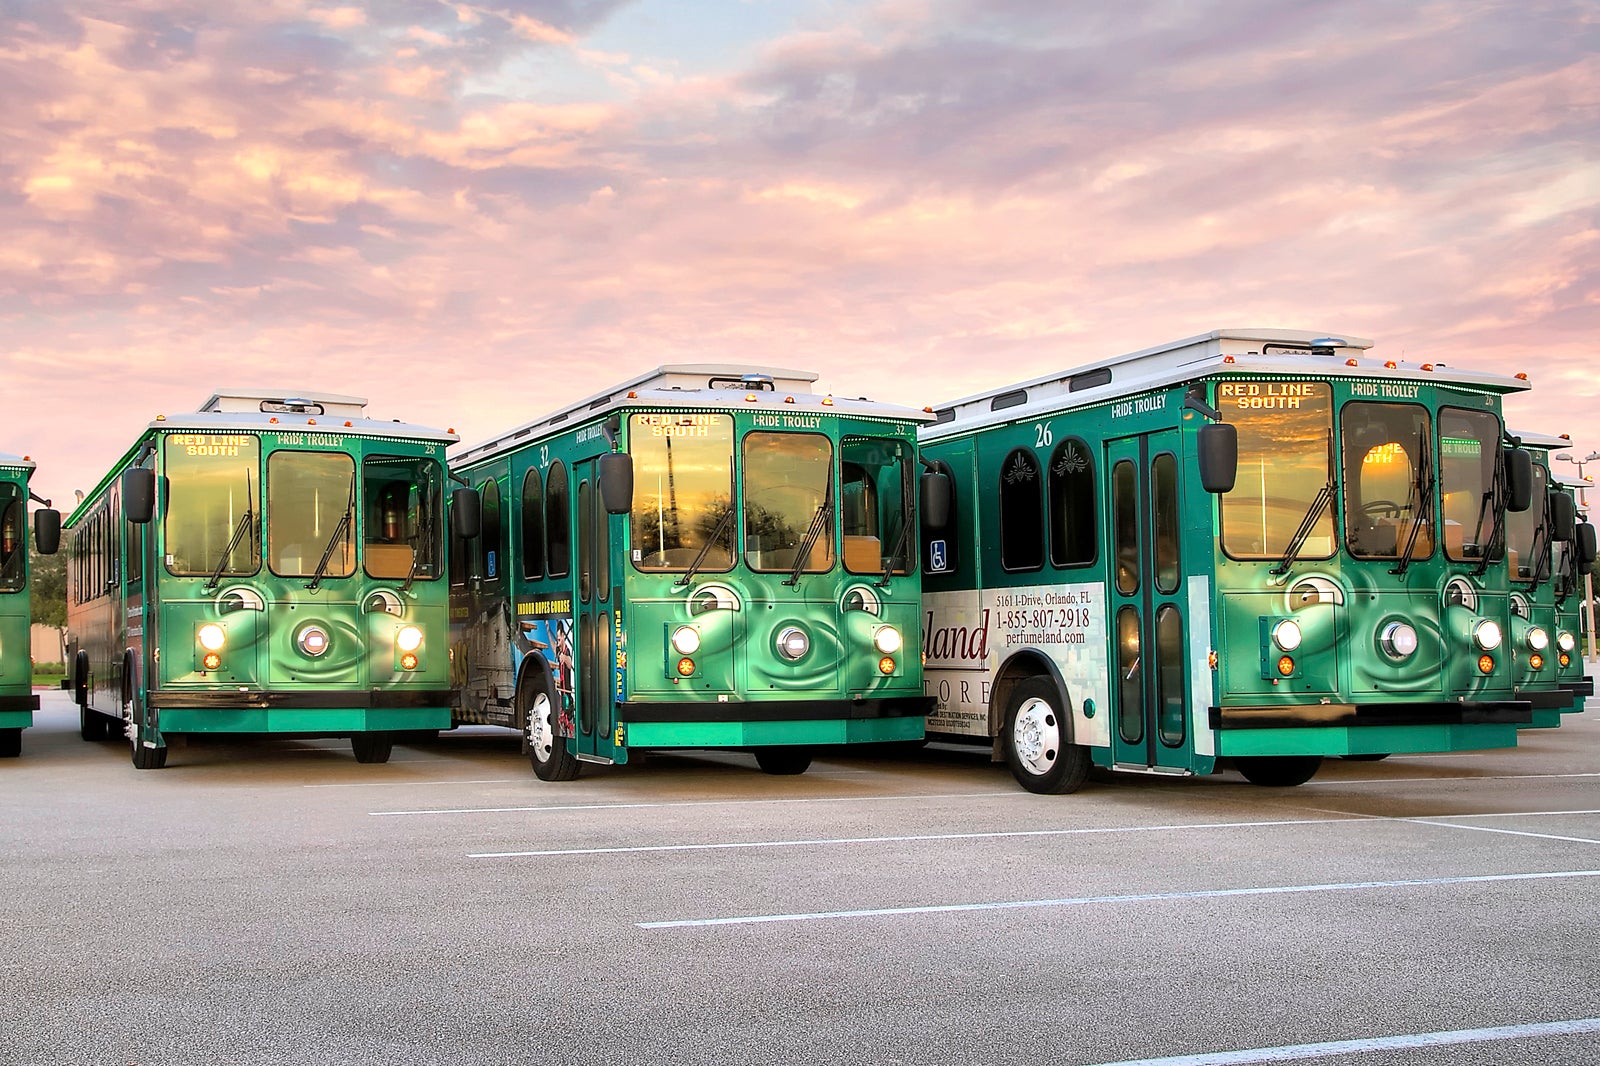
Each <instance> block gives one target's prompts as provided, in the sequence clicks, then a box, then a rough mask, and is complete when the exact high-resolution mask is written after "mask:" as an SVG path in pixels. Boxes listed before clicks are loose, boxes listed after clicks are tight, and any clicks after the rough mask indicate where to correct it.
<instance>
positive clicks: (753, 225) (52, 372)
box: [0, 0, 1600, 487]
mask: <svg viewBox="0 0 1600 1066" xmlns="http://www.w3.org/2000/svg"><path fill="white" fill-rule="evenodd" d="M8 11H10V12H11V13H12V15H13V17H11V18H9V19H8V21H7V22H6V25H5V29H4V30H3V31H0V34H3V35H0V97H3V98H4V99H6V100H7V101H8V102H10V103H9V106H8V107H7V109H6V110H5V112H4V113H3V114H0V225H3V226H4V227H5V232H6V233H7V240H6V242H5V244H4V247H3V248H0V330H3V332H4V335H5V337H6V338H7V340H6V341H5V342H4V347H3V348H0V358H3V359H4V360H5V366H6V368H7V370H8V372H11V373H13V374H14V375H15V378H16V381H17V382H18V386H19V387H20V388H22V389H24V390H26V391H25V393H24V394H25V395H29V396H35V397H37V398H38V399H37V403H36V404H33V405H32V406H36V407H37V408H38V409H39V410H40V411H52V412H60V411H63V410H73V409H76V406H75V405H79V404H83V403H87V404H89V405H91V406H93V407H96V408H104V409H107V410H110V411H112V412H113V413H111V414H108V415H107V417H105V418H103V419H99V420H97V421H96V422H95V425H94V426H93V427H92V429H83V428H71V429H68V428H64V420H63V419H61V418H60V417H58V416H57V417H46V416H42V415H41V416H33V415H28V416H26V417H22V418H19V419H14V420H12V421H11V423H10V426H11V428H10V430H9V432H11V433H15V434H17V435H18V436H19V437H24V438H28V439H18V440H7V441H0V447H3V448H5V449H7V450H11V451H28V452H29V453H30V454H35V455H37V456H39V457H40V459H41V468H40V475H39V478H40V480H41V481H47V480H48V479H49V478H51V477H52V476H55V475H53V474H52V473H51V468H52V466H54V465H56V464H61V466H60V468H61V469H66V470H70V471H75V472H74V473H72V474H71V475H70V477H71V479H72V480H74V481H76V482H82V481H84V480H88V479H89V477H90V475H89V474H88V473H86V472H85V471H91V470H93V469H94V468H96V467H97V466H99V465H102V464H104V463H107V462H109V461H110V459H111V458H112V457H113V455H114V454H119V453H120V450H121V448H122V447H125V446H126V441H127V440H131V436H132V434H133V433H134V432H136V431H137V427H138V426H141V425H143V424H144V422H146V421H148V418H149V417H150V415H151V414H152V412H153V411H155V410H157V409H170V408H172V407H173V406H174V405H177V404H182V405H185V406H187V405H190V404H193V403H196V402H198V401H199V400H200V399H203V398H204V396H205V395H208V394H209V393H210V391H212V390H213V389H214V388H215V387H217V386H219V385H227V384H235V383H240V382H245V383H248V381H251V380H253V381H263V380H268V379H271V380H280V381H283V382H284V384H285V386H286V387H291V388H308V387H309V388H328V389H332V390H334V391H344V392H355V393H358V394H361V393H368V394H372V395H373V397H374V400H375V402H376V403H379V404H381V406H382V409H383V413H384V416H385V417H403V418H415V419H417V420H419V421H423V422H429V423H433V424H449V425H456V426H457V427H458V428H461V429H462V431H463V433H464V434H466V435H467V436H469V437H479V438H481V437H485V436H488V435H490V434H492V433H495V432H497V431H499V430H500V429H502V428H504V427H505V426H508V425H511V424H516V423H520V422H522V421H526V420H527V419H528V418H530V417H532V416H533V415H535V414H537V413H539V412H540V411H542V410H544V409H547V408H549V407H553V406H555V405H556V404H558V403H560V402H562V401H564V400H566V399H571V398H575V397H578V396H583V395H588V394H589V393H592V392H593V391H595V389H596V388H598V387H600V386H601V385H602V384H603V380H604V379H606V378H610V377H620V376H622V375H624V374H630V373H634V372H636V371H638V370H640V369H642V368H644V367H646V366H649V365H652V364H655V363H659V362H665V361H672V360H694V361H705V360H730V361H751V362H760V363H769V364H771V363H776V364H789V365H796V366H801V367H810V368H815V369H818V370H821V371H822V372H823V374H824V378H823V383H824V386H825V387H826V386H830V385H831V386H832V387H834V388H837V389H839V390H840V391H841V392H850V393H852V394H863V393H865V394H871V395H877V396H880V397H883V398H893V399H900V400H903V401H904V402H907V403H910V404H913V405H915V406H921V405H923V404H925V403H930V402H935V401H938V400H944V399H949V398H951V397H953V396H956V395H963V394H966V393H970V392H973V391H976V390H978V389H980V388H986V387H990V386H992V385H995V384H997V383H998V382H996V381H995V374H996V373H997V368H1004V369H1003V371H1000V372H1003V373H1004V374H1006V375H1008V376H1009V377H1011V378H1014V379H1020V378H1023V377H1027V376H1031V375H1034V374H1038V373H1043V372H1045V371H1047V370H1050V369H1055V368H1059V367H1062V366H1065V365H1071V364H1074V363H1077V362H1081V361H1086V360H1090V359H1096V358H1104V357H1107V356H1111V355H1114V354H1118V353H1120V352H1124V351H1130V350H1134V349H1137V348H1142V347H1145V346H1147V345H1149V344H1152V343H1157V342H1160V341H1163V340H1168V339H1172V338H1175V337H1179V336H1186V335H1189V334H1192V333H1196V332H1200V331H1202V330H1206V329H1210V328H1214V327H1216V326H1221V325H1257V324H1265V325H1284V326H1292V327H1303V328H1309V329H1319V330H1321V329H1326V330H1332V331H1339V332H1343V331H1349V332H1353V333H1356V334H1359V335H1367V336H1373V337H1376V338H1377V339H1378V341H1379V343H1380V348H1379V349H1378V351H1380V352H1381V351H1388V352H1391V353H1394V354H1398V353H1399V352H1402V351H1403V352H1405V353H1406V354H1407V357H1423V356H1426V357H1428V358H1431V359H1435V360H1438V361H1444V362H1447V363H1454V364H1457V365H1463V366H1480V367H1482V368H1484V369H1505V370H1516V369H1528V370H1529V371H1530V373H1532V374H1533V375H1534V378H1535V382H1536V385H1538V386H1539V387H1538V388H1536V390H1535V392H1534V393H1533V394H1532V395H1531V396H1530V397H1529V398H1528V400H1527V401H1523V400H1520V399H1519V400H1515V401H1513V402H1514V403H1519V404H1520V403H1524V402H1527V403H1531V404H1533V405H1536V407H1537V409H1539V410H1541V411H1544V412H1545V414H1544V416H1542V417H1541V424H1543V423H1545V422H1549V423H1551V424H1563V425H1566V426H1567V427H1569V428H1573V429H1574V430H1575V431H1579V432H1581V426H1582V425H1584V424H1587V422H1586V421H1585V419H1586V411H1587V409H1588V407H1590V406H1592V404H1593V401H1594V398H1595V395H1594V394H1595V385H1594V384H1593V379H1592V374H1590V375H1587V376H1586V375H1585V374H1584V373H1582V372H1581V370H1580V368H1582V367H1586V366H1587V365H1588V363H1589V360H1590V359H1591V358H1592V355H1591V348H1592V340H1591V338H1592V336H1593V335H1594V333H1595V326H1596V325H1597V323H1596V305H1597V303H1600V297H1597V293H1600V286H1597V281H1596V271H1597V268H1596V265H1595V264H1596V263H1597V262H1600V258H1597V257H1596V254H1595V243H1596V232H1597V227H1596V224H1595V219H1596V217H1597V212H1596V202H1597V200H1600V176H1597V174H1596V170H1595V164H1594V156H1593V149H1592V145H1593V137H1594V130H1595V126H1596V116H1597V114H1600V89H1597V86H1600V61H1597V60H1596V59H1595V58H1594V56H1595V55H1596V49H1595V48H1594V47H1593V45H1594V26H1595V22H1594V20H1593V19H1592V18H1590V19H1586V18H1585V17H1583V16H1582V15H1581V14H1580V9H1578V8H1577V7H1575V6H1567V5H1561V4H1551V3H1533V4H1530V5H1520V6H1511V5H1504V4H1498V3H1488V2H1484V3H1474V4H1423V5H1409V6H1407V5H1392V4H1381V3H1376V2H1371V0H1368V2H1355V3H1350V4H1344V5H1336V6H1330V5H1323V4H1283V3H1281V2H1278V0H1272V2H1268V0H1248V2H1233V3H1226V4H1224V3H1211V4H1195V3H1178V2H1176V0H1173V2H1167V0H1144V2H1141V3H1136V4H1128V5H1115V6H1100V7H1091V6H1086V5H1041V4H1036V3H1024V2H1022V0H984V2H982V3H979V2H978V0H917V2H898V0H897V2H883V3H875V4H866V5H856V6H854V7H847V8H840V7H837V6H833V5H819V6H816V7H810V8H804V9H802V10H801V12H800V13H799V14H797V15H796V16H795V18H794V21H793V24H792V26H791V28H790V30H789V32H787V33H785V34H783V35H781V36H774V37H772V38H771V39H770V40H768V41H767V42H766V44H765V46H764V47H762V48H760V49H756V50H754V51H753V52H750V53H747V54H750V55H752V56H753V57H754V58H752V59H751V60H750V62H749V64H748V65H746V66H745V67H743V68H741V69H737V70H733V71H731V72H729V71H719V70H712V69H709V68H702V67H697V66H695V64H694V63H692V62H690V61H689V60H687V59H686V58H684V57H682V56H677V55H672V54H648V53H647V52H646V51H642V50H640V49H637V48H630V49H629V50H628V51H627V52H626V53H624V52H622V51H619V50H618V49H617V48H616V47H615V44H614V39H608V38H607V37H606V36H605V33H604V31H605V30H606V29H607V27H609V26H612V25H615V24H617V23H621V22H623V21H625V20H627V19H629V18H630V17H632V9H631V8H630V7H629V6H628V5H626V4H623V3H620V2H603V3H602V2H595V3H579V2H545V3H539V2H525V3H509V2H506V3H495V4H476V3H474V4H465V3H456V4H444V3H438V2H434V0H397V2H394V3H384V4H377V3H363V4H355V3H337V4H331V3H330V4H313V3H310V2H302V0H267V2H261V3H253V4H242V3H237V4H211V3H205V4H201V3H198V2H194V3H158V2H155V0H141V2H138V3H117V4H112V3H109V2H104V3H82V2H78V3H68V4H63V5H55V4H51V5H45V4H32V3H28V4H21V5H20V6H19V5H17V4H16V3H15V2H13V3H12V4H10V5H9V6H8ZM681 17H683V18H685V19H692V18H693V17H694V13H693V12H692V11H688V10H687V9H686V11H685V13H684V14H683V15H682V16H681ZM696 28H697V29H698V31H699V32H700V33H701V34H703V35H705V37H706V39H708V40H715V39H716V34H717V32H718V27H717V26H716V25H714V24H706V25H703V26H700V27H696ZM486 87H492V91H490V90H489V89H488V88H486ZM1546 378H1548V379H1550V380H1551V382H1552V387H1550V388H1548V389H1546V388H1545V387H1544V386H1543V381H1544V380H1545V379H1546ZM508 381H510V382H515V387H507V385H506V383H507V382H508ZM69 382H70V383H71V387H70V389H69V388H68V384H67V383H69ZM1538 405H1544V406H1538ZM1586 405H1587V406H1586ZM113 438H115V439H113ZM119 442H121V443H119ZM1592 445H1594V446H1600V439H1597V440H1596V441H1594V442H1592ZM63 457H65V458H63ZM62 476H64V477H66V476H69V475H66V474H63V475H62ZM74 487H84V486H83V485H81V484H77V485H75V486H74Z"/></svg>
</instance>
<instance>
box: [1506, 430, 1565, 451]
mask: <svg viewBox="0 0 1600 1066" xmlns="http://www.w3.org/2000/svg"><path fill="white" fill-rule="evenodd" d="M1506 432H1508V433H1510V434H1511V435H1512V436H1513V437H1515V438H1517V439H1518V440H1520V441H1521V442H1522V446H1523V447H1524V448H1538V449H1540V450H1541V451H1547V452H1559V451H1564V450H1566V449H1567V448H1570V447H1572V438H1571V437H1552V436H1551V435H1550V434H1548V433H1518V432H1517V431H1516V430H1514V429H1508V430H1507V431H1506Z"/></svg>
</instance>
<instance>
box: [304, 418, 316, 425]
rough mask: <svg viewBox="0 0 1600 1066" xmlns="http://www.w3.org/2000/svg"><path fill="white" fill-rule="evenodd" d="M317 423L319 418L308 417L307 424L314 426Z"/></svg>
mask: <svg viewBox="0 0 1600 1066" xmlns="http://www.w3.org/2000/svg"><path fill="white" fill-rule="evenodd" d="M316 424H317V420H316V419H315V418H308V419H306V425H308V426H314V425H316Z"/></svg>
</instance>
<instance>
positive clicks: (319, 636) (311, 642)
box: [294, 625, 328, 659]
mask: <svg viewBox="0 0 1600 1066" xmlns="http://www.w3.org/2000/svg"><path fill="white" fill-rule="evenodd" d="M294 640H295V643H296V644H298V645H299V646H300V650H301V651H303V652H305V653H306V654H307V655H309V656H311V657H312V658H313V659H315V658H316V657H317V656H319V655H321V654H322V653H323V652H325V651H327V650H328V631H327V630H325V629H323V628H322V627H321V626H316V625H311V626H306V627H305V628H304V629H302V630H300V632H299V634H298V635H296V637H295V638H294Z"/></svg>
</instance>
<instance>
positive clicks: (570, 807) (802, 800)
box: [367, 789, 1017, 818]
mask: <svg viewBox="0 0 1600 1066" xmlns="http://www.w3.org/2000/svg"><path fill="white" fill-rule="evenodd" d="M1016 794H1017V793H1015V792H1013V791H1011V790H1009V789H1008V790H1006V791H1004V792H918V793H910V794H907V795H903V796H899V795H896V796H798V797H786V798H784V799H765V800H661V801H659V802H655V803H569V804H560V805H556V804H550V805H547V806H540V807H443V808H432V809H425V810H415V811H368V812H367V813H368V814H370V815H371V816H372V817H374V818H398V817H414V816H420V815H429V814H521V813H524V812H532V811H633V810H640V809H642V808H655V807H766V806H778V805H782V804H786V803H794V804H809V803H863V804H864V803H898V802H904V801H905V800H944V799H982V798H986V797H990V796H1015V795H1016Z"/></svg>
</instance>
